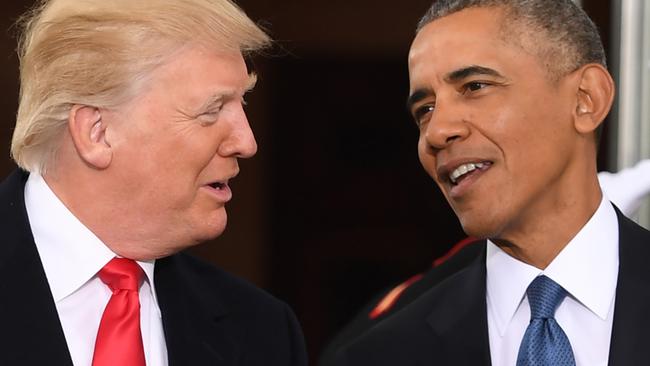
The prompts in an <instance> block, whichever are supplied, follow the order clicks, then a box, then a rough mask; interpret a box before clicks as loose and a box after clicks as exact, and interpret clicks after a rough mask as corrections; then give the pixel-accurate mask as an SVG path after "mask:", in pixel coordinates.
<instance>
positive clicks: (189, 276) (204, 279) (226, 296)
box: [156, 253, 286, 310]
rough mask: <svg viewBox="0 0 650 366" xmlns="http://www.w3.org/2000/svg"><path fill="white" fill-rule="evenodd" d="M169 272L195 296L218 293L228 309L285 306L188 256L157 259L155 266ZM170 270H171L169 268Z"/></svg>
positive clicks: (271, 297)
mask: <svg viewBox="0 0 650 366" xmlns="http://www.w3.org/2000/svg"><path fill="white" fill-rule="evenodd" d="M159 265H160V267H162V268H161V269H167V270H173V272H175V274H176V275H177V276H181V278H180V280H182V282H183V285H184V286H189V289H188V290H190V291H191V292H193V293H196V294H204V295H205V296H207V295H208V294H218V296H219V297H220V298H222V299H223V300H224V301H226V302H227V303H228V304H229V305H230V307H234V308H239V309H247V308H255V309H251V310H261V309H276V310H277V309H281V308H284V307H285V306H286V305H285V304H284V302H282V301H280V300H278V299H277V298H275V297H274V296H272V295H271V294H269V293H268V292H266V291H264V290H263V289H261V288H259V287H257V286H255V285H254V284H252V283H250V282H249V281H247V280H245V279H243V278H241V277H238V276H236V275H233V274H231V273H228V272H226V271H225V270H223V269H221V268H219V267H217V266H215V265H213V264H211V263H208V262H207V261H205V260H203V259H200V258H197V257H196V256H194V255H191V254H188V253H179V254H175V255H173V256H171V257H168V258H165V259H163V260H160V261H158V262H157V263H156V267H158V266H159ZM170 267H171V268H170Z"/></svg>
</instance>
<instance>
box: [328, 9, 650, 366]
mask: <svg viewBox="0 0 650 366" xmlns="http://www.w3.org/2000/svg"><path fill="white" fill-rule="evenodd" d="M409 77H410V96H409V98H408V105H409V109H410V111H411V113H412V115H413V117H414V119H415V121H416V124H417V126H418V128H419V129H420V139H419V144H418V153H419V157H420V161H421V163H422V165H423V167H424V168H425V170H426V171H427V172H428V173H429V175H430V176H431V177H432V178H433V179H434V181H435V182H436V183H437V185H438V187H439V188H440V189H441V190H442V192H443V194H444V195H445V197H446V199H447V200H448V202H449V204H450V205H451V207H452V208H453V210H454V212H455V213H456V215H457V216H458V218H459V220H460V222H461V224H462V226H463V228H464V230H465V232H466V233H467V234H468V235H470V236H473V237H477V238H484V239H485V240H484V241H483V242H482V243H481V244H478V245H479V247H478V250H475V254H476V255H475V256H474V258H472V259H470V260H462V261H460V262H461V263H460V265H459V264H458V261H456V263H455V264H452V265H458V266H459V267H458V268H451V269H450V268H448V267H446V268H442V269H441V271H446V273H445V274H444V275H441V276H440V277H438V278H437V280H436V281H437V282H436V283H434V284H432V285H431V287H430V288H429V290H428V291H427V292H425V293H423V294H421V295H420V296H419V297H417V299H415V300H413V301H412V302H411V303H410V304H408V305H406V306H405V307H404V308H402V309H401V310H399V311H397V312H395V313H394V314H393V315H391V316H390V317H389V318H387V319H385V320H383V321H381V322H379V323H378V324H377V325H376V326H374V327H373V328H371V329H370V330H368V331H367V332H365V333H364V334H363V335H361V336H359V337H357V338H356V339H355V340H353V341H351V342H350V343H349V344H348V345H347V346H345V347H343V348H342V349H341V351H339V352H338V355H337V360H336V363H337V364H338V365H379V366H381V365H490V364H493V365H518V366H523V365H588V366H592V365H635V364H642V363H643V362H646V361H647V359H648V358H650V349H648V348H647V347H646V345H645V343H646V342H645V341H646V340H647V337H644V335H645V334H646V331H647V329H648V328H649V327H650V319H649V318H648V317H647V316H646V312H647V310H648V309H650V295H649V294H650V268H649V267H648V266H647V263H646V261H647V258H650V247H649V246H648V243H649V242H650V233H649V232H648V231H647V230H645V229H643V228H641V227H640V226H638V225H636V224H635V223H633V222H632V221H630V220H629V219H627V218H626V217H625V216H624V215H623V214H622V213H621V212H620V211H619V210H618V209H617V208H616V207H614V206H613V205H612V204H611V203H610V202H609V200H608V199H607V198H606V197H605V196H604V195H603V194H602V191H601V188H600V185H599V183H598V178H597V174H596V151H597V144H598V131H599V129H600V126H601V124H602V122H603V120H604V118H605V117H606V115H607V113H608V112H609V110H610V108H611V104H612V100H613V97H614V84H613V81H612V78H611V76H610V74H609V73H608V71H607V69H606V65H605V57H604V51H603V47H602V44H601V41H600V38H599V36H598V32H597V29H596V27H595V26H594V24H593V23H592V22H591V20H590V19H589V18H588V16H587V15H586V14H585V13H584V12H583V11H582V10H581V9H580V8H579V7H577V6H576V5H575V4H574V3H573V2H571V1H570V0H439V1H437V2H436V3H434V5H433V6H432V7H431V9H430V10H429V11H428V12H427V14H426V15H425V17H424V18H423V19H422V21H421V23H420V25H419V27H418V31H417V34H416V37H415V40H414V41H413V44H412V46H411V50H410V54H409ZM474 248H477V247H474ZM433 271H436V269H434V270H433Z"/></svg>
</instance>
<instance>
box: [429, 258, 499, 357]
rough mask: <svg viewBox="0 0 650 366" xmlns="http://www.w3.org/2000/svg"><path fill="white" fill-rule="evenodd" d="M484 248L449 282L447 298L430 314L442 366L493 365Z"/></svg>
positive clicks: (446, 291)
mask: <svg viewBox="0 0 650 366" xmlns="http://www.w3.org/2000/svg"><path fill="white" fill-rule="evenodd" d="M485 276H486V271H485V247H484V248H483V253H482V254H481V255H480V256H478V258H477V259H475V260H474V262H473V263H472V264H471V265H470V266H469V267H468V268H467V269H466V270H463V271H461V272H459V273H458V274H457V275H455V276H454V277H452V278H450V279H449V281H446V282H445V283H444V285H443V286H445V288H444V289H442V290H443V292H441V293H440V294H438V295H436V296H444V301H439V302H437V304H436V306H435V307H434V309H433V310H432V311H431V313H430V314H429V316H428V317H427V322H428V323H429V325H430V326H431V328H432V329H433V331H434V333H435V334H436V336H437V339H438V340H439V342H441V347H440V350H441V353H440V354H438V355H436V356H435V358H436V360H437V361H439V362H440V364H441V365H447V364H449V365H452V364H455V365H490V364H491V361H490V347H489V338H488V331H487V329H488V328H487V307H486V302H485V301H486V300H485V278H486V277H485Z"/></svg>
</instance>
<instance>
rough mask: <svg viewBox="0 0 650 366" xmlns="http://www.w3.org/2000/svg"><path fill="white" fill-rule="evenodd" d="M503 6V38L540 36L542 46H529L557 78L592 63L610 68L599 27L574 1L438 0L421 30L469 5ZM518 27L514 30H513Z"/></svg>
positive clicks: (419, 28) (419, 24) (514, 38)
mask: <svg viewBox="0 0 650 366" xmlns="http://www.w3.org/2000/svg"><path fill="white" fill-rule="evenodd" d="M480 7H498V8H501V9H503V11H504V13H503V15H504V19H503V32H502V35H501V36H502V37H503V38H504V39H505V40H506V41H519V40H520V38H521V36H520V35H523V36H529V37H530V36H532V37H533V39H534V40H536V41H537V40H539V38H535V37H538V36H537V35H538V34H540V35H542V36H543V37H544V38H543V39H542V40H543V41H544V42H536V46H537V48H538V49H536V50H533V49H528V51H530V52H531V53H533V54H536V55H538V56H539V57H540V59H541V61H542V62H543V63H544V64H545V65H546V67H547V69H548V71H549V72H550V74H551V75H552V76H553V77H554V78H556V77H558V76H561V75H565V74H567V73H569V72H571V71H574V70H577V69H578V68H580V67H582V66H584V65H587V64H590V63H597V64H601V65H603V66H604V67H607V61H606V56H605V50H604V47H603V43H602V41H601V39H600V34H599V33H598V28H597V27H596V25H595V24H594V22H593V21H592V20H591V19H590V18H589V16H588V15H587V14H586V13H585V12H584V10H582V9H581V8H580V7H579V6H578V5H576V4H575V3H573V1H571V0H438V1H436V2H435V3H434V4H433V5H432V6H431V7H430V8H429V10H428V11H427V13H426V14H425V15H424V17H422V19H421V20H420V22H419V23H418V27H417V31H418V32H419V31H420V30H421V29H422V28H424V27H425V26H426V25H427V24H429V23H431V22H433V21H435V20H437V19H439V18H442V17H445V16H447V15H450V14H453V13H456V12H459V11H461V10H464V9H468V8H480ZM513 30H514V31H513Z"/></svg>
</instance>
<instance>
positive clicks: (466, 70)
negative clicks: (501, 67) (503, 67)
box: [445, 65, 503, 83]
mask: <svg viewBox="0 0 650 366" xmlns="http://www.w3.org/2000/svg"><path fill="white" fill-rule="evenodd" d="M475 75H489V76H495V77H499V78H503V75H501V74H500V73H499V72H498V71H496V70H494V69H491V68H489V67H484V66H478V65H471V66H467V67H463V68H460V69H458V70H454V71H452V72H450V73H449V74H447V76H445V81H446V82H448V83H455V82H459V81H461V80H463V79H465V78H468V77H470V76H475Z"/></svg>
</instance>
